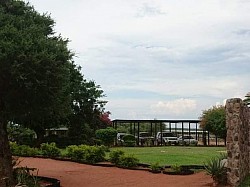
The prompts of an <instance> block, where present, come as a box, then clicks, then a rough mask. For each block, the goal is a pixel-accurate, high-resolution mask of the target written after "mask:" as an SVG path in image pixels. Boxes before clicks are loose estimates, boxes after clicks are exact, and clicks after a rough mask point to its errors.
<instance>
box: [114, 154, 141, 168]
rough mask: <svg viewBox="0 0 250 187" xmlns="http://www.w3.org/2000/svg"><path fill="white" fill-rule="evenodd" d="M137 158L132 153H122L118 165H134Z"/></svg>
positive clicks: (136, 164) (136, 163) (137, 161)
mask: <svg viewBox="0 0 250 187" xmlns="http://www.w3.org/2000/svg"><path fill="white" fill-rule="evenodd" d="M138 163H139V160H138V159H137V158H135V157H134V156H133V155H122V156H121V157H120V159H119V163H118V166H121V167H136V166H138Z"/></svg>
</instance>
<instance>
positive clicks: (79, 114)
mask: <svg viewBox="0 0 250 187" xmlns="http://www.w3.org/2000/svg"><path fill="white" fill-rule="evenodd" d="M80 70H81V68H80V67H79V66H76V65H75V64H72V65H71V66H70V91H71V111H72V113H71V114H70V115H69V116H68V118H67V120H68V123H67V126H68V128H69V133H68V134H69V137H70V142H71V143H72V144H75V145H80V144H94V141H93V137H94V136H95V130H97V129H100V128H106V127H107V125H106V124H105V123H103V122H102V121H101V119H100V115H101V114H102V113H103V110H104V108H103V107H104V105H105V104H106V101H102V100H100V98H101V97H103V96H104V95H103V90H101V89H100V86H99V85H96V83H95V82H94V81H87V80H86V79H84V77H83V75H82V74H81V72H80Z"/></svg>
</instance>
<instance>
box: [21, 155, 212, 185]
mask: <svg viewBox="0 0 250 187" xmlns="http://www.w3.org/2000/svg"><path fill="white" fill-rule="evenodd" d="M20 160H22V161H21V163H20V165H21V166H28V167H33V168H38V169H39V173H38V175H40V176H46V177H53V178H57V179H59V180H60V181H61V186H62V187H116V186H118V187H121V186H122V187H134V186H135V187H163V186H164V187H210V186H212V183H213V181H212V179H211V178H210V176H208V175H206V174H205V173H204V172H200V173H197V174H193V175H188V176H174V175H165V174H152V173H150V172H147V171H136V170H126V169H120V168H116V167H99V166H91V165H85V164H78V163H74V162H67V161H58V160H52V159H42V158H20Z"/></svg>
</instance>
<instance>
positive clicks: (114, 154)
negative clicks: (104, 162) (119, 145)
mask: <svg viewBox="0 0 250 187" xmlns="http://www.w3.org/2000/svg"><path fill="white" fill-rule="evenodd" d="M123 155H124V151H121V150H114V151H111V152H110V154H109V161H110V162H111V163H113V164H115V165H118V164H119V161H120V158H121V156H123Z"/></svg>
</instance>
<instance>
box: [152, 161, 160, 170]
mask: <svg viewBox="0 0 250 187" xmlns="http://www.w3.org/2000/svg"><path fill="white" fill-rule="evenodd" d="M149 167H150V169H151V170H152V171H160V170H161V168H162V167H161V166H160V165H159V163H158V162H155V163H153V164H151V165H150V166H149Z"/></svg>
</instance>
